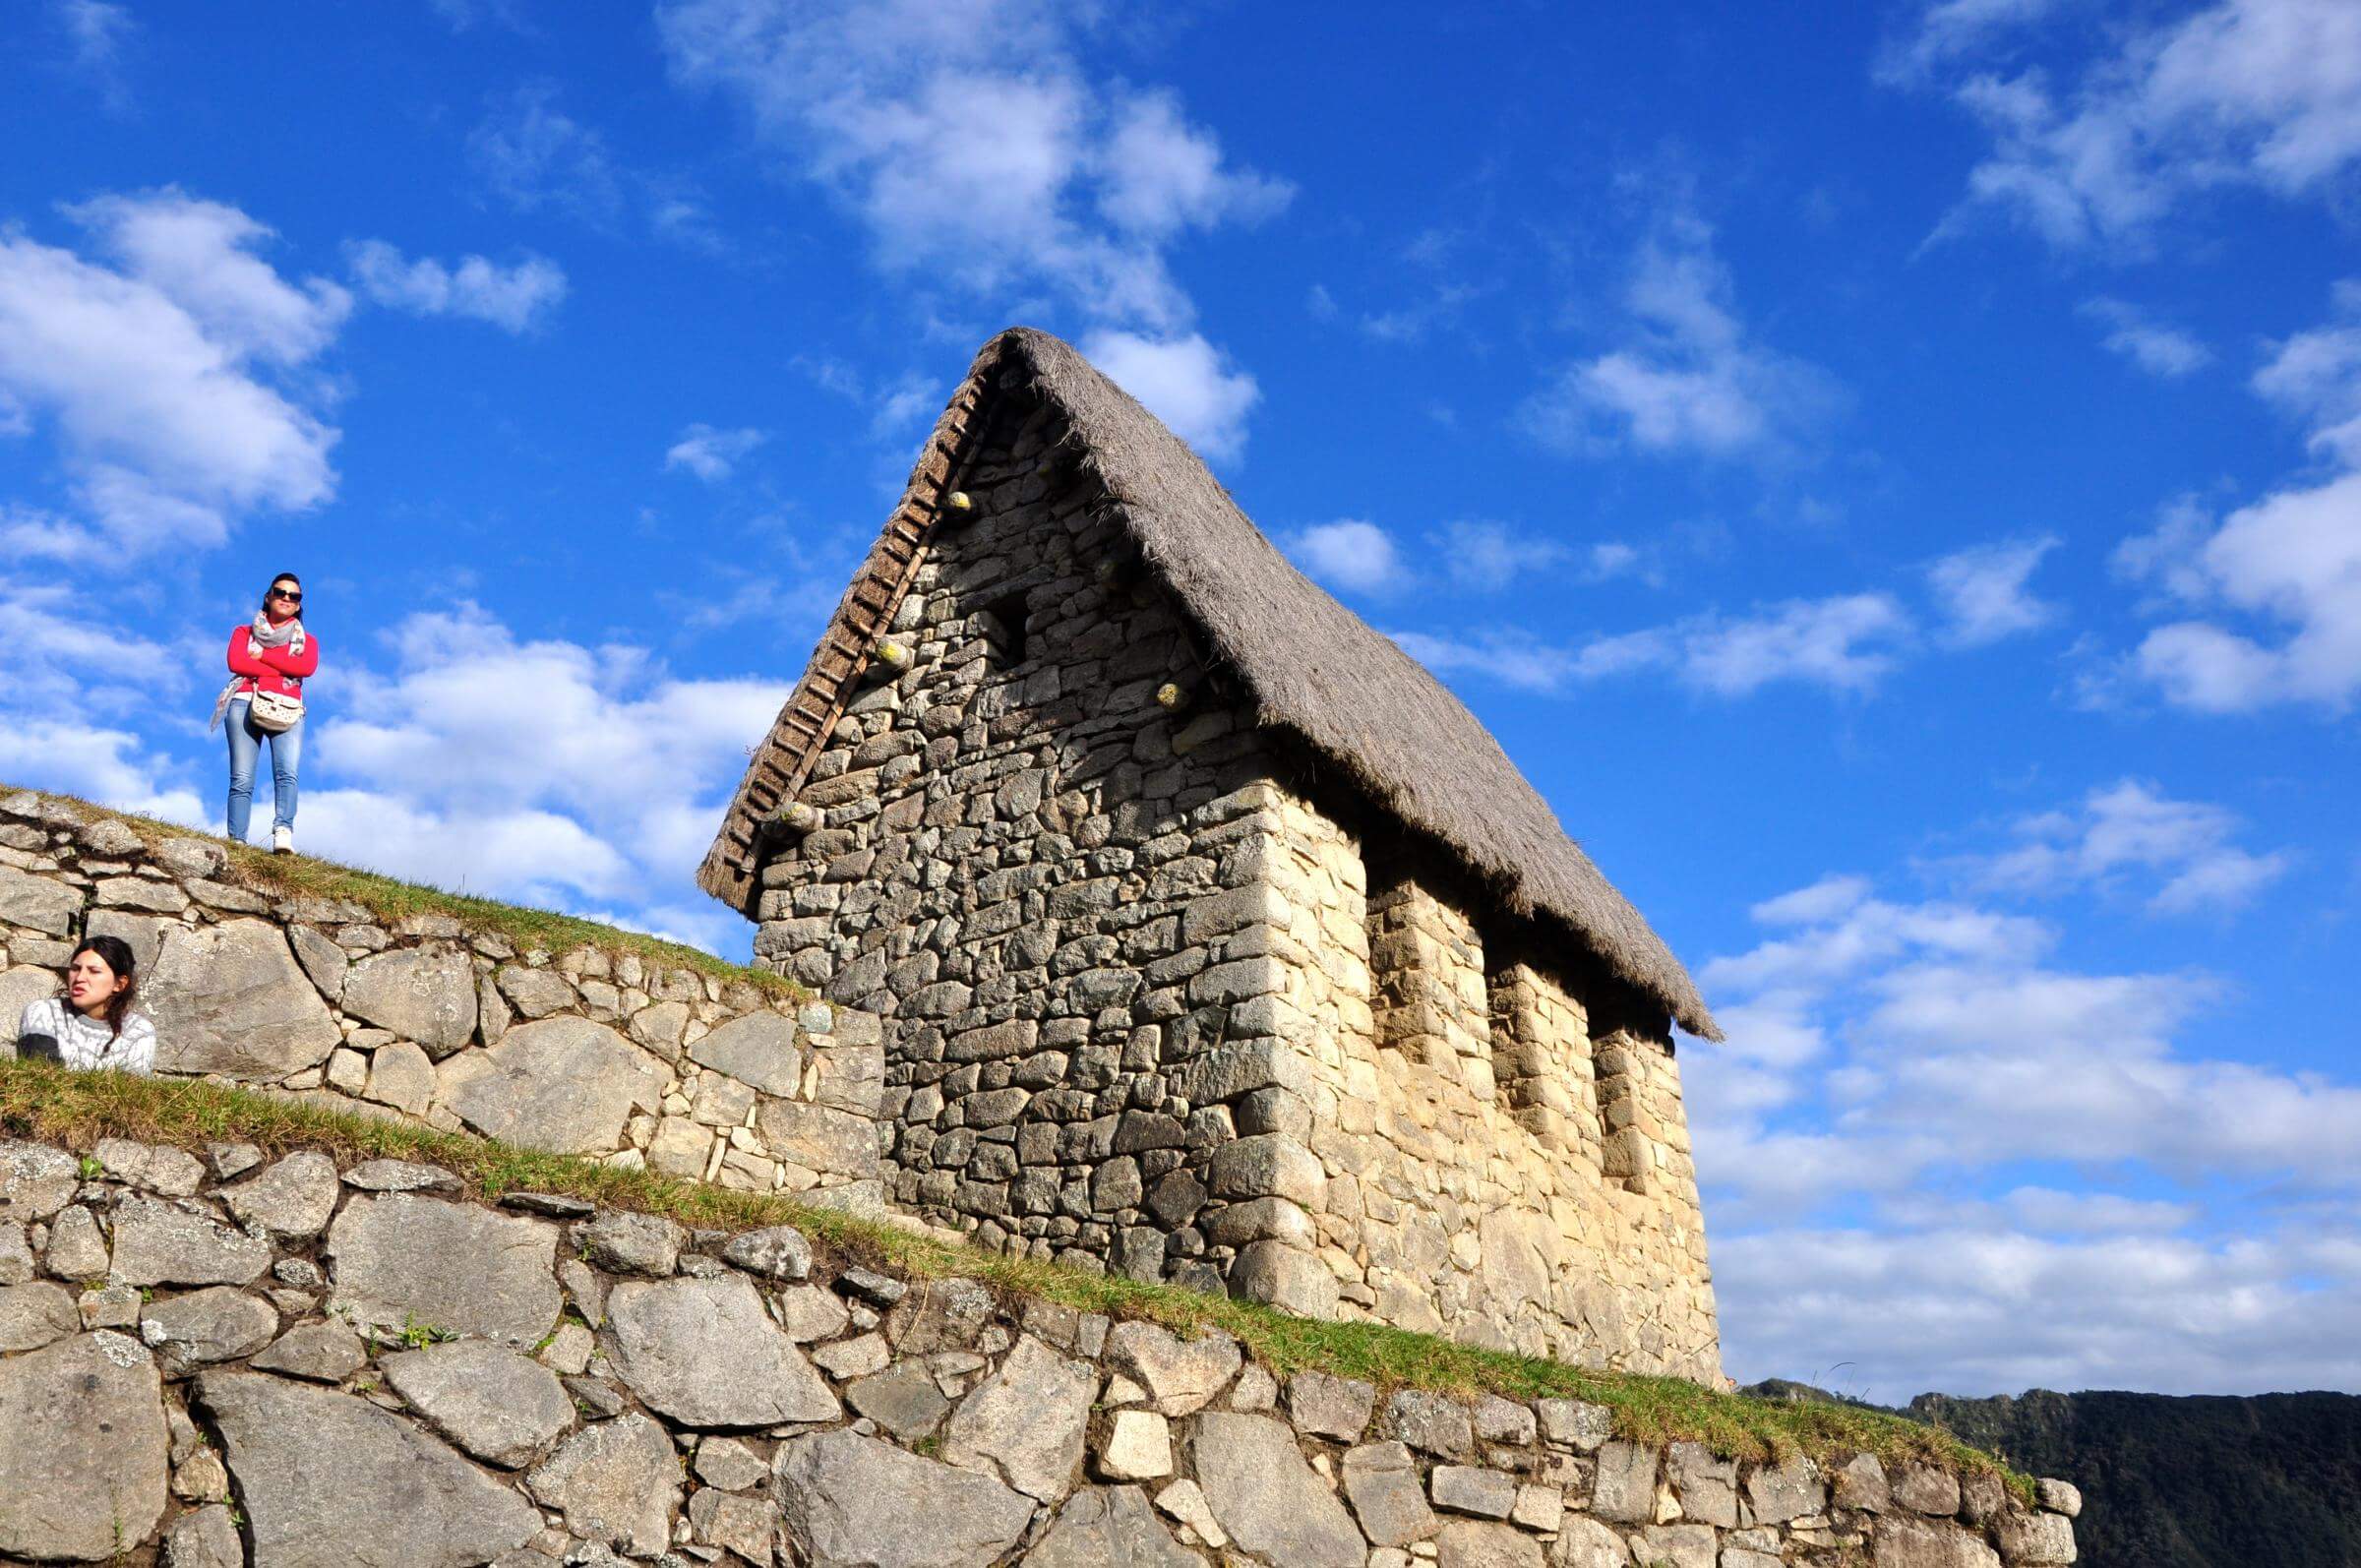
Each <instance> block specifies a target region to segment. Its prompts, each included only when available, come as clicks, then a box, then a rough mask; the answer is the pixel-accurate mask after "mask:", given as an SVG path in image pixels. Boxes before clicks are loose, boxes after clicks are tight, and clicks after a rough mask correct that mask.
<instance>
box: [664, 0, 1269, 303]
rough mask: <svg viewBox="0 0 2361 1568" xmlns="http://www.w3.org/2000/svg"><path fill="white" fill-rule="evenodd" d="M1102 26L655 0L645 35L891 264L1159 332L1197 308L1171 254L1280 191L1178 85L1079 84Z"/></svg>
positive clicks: (1031, 11) (965, 14)
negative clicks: (1227, 150) (1093, 34)
mask: <svg viewBox="0 0 2361 1568" xmlns="http://www.w3.org/2000/svg"><path fill="white" fill-rule="evenodd" d="M1097 19H1098V12H1097V9H1096V7H1094V6H1092V5H1089V4H1087V3H1083V0H992V3H988V4H985V5H981V6H974V7H969V8H965V9H956V10H945V9H943V8H941V7H939V6H935V5H931V4H926V3H924V0H822V3H817V4H790V3H787V0H666V3H664V4H662V5H661V6H659V8H658V10H657V14H656V25H657V30H658V32H659V34H660V35H661V37H662V39H663V44H664V48H665V53H666V56H667V59H668V61H669V63H670V65H671V68H672V73H673V76H674V77H675V79H676V80H678V81H679V82H681V83H682V84H684V85H686V86H691V87H696V88H706V89H714V90H721V91H723V92H724V93H726V94H727V95H729V96H731V97H733V98H734V99H736V100H737V101H738V102H740V103H741V104H742V105H743V106H744V107H745V108H746V110H747V111H748V112H749V113H750V115H751V116H752V118H753V119H754V121H755V123H756V125H757V129H758V130H759V131H760V133H761V134H762V135H763V136H764V137H765V139H766V140H768V141H769V142H771V143H772V144H773V145H775V146H777V147H779V148H780V149H781V150H782V151H784V152H785V153H786V154H787V155H788V156H789V157H790V158H791V159H792V160H793V163H794V166H795V167H796V169H797V171H798V172H800V173H801V174H803V175H804V176H806V177H807V178H810V179H812V180H815V181H817V182H818V183H819V184H821V185H822V186H824V187H826V188H827V189H829V190H831V191H832V192H834V193H835V194H836V196H837V197H838V199H839V200H841V201H842V202H844V203H845V205H846V206H848V207H849V208H850V209H852V211H854V212H856V213H857V214H858V215H859V216H860V218H861V220H862V221H863V223H864V224H865V225H866V226H867V227H868V229H869V232H870V235H871V238H872V241H873V243H874V246H875V249H876V252H877V256H878V261H879V262H880V264H881V265H883V266H884V267H885V268H886V269H887V270H888V271H894V272H899V273H912V274H923V275H924V276H925V277H926V278H927V279H928V280H929V282H930V284H936V285H940V284H948V285H950V286H952V287H955V288H957V289H960V290H963V291H965V292H968V293H970V294H973V295H976V296H978V297H981V298H984V299H987V300H992V301H998V302H1007V301H1012V300H1014V301H1021V300H1023V299H1024V298H1025V296H1026V294H1027V292H1028V291H1030V290H1034V289H1038V288H1041V287H1044V286H1046V287H1049V288H1051V289H1053V290H1055V291H1056V292H1058V293H1059V294H1061V295H1063V296H1064V297H1066V298H1068V299H1070V300H1072V301H1073V302H1074V303H1075V304H1076V305H1077V306H1079V307H1080V308H1081V309H1082V310H1083V311H1084V313H1085V314H1086V315H1088V316H1090V317H1091V318H1093V319H1096V320H1099V321H1102V322H1106V323H1108V324H1111V325H1118V326H1122V327H1125V328H1128V329H1132V330H1135V331H1144V332H1154V333H1156V334H1158V335H1160V336H1163V337H1167V338H1169V337H1171V336H1173V335H1174V334H1176V333H1178V332H1180V331H1181V329H1183V328H1185V327H1186V326H1187V324H1188V321H1189V318H1190V316H1191V314H1192V311H1191V309H1190V306H1189V303H1188V300H1187V298H1186V297H1185V295H1184V294H1183V293H1182V292H1181V288H1180V286H1179V285H1178V284H1177V283H1176V282H1175V281H1174V279H1173V277H1172V275H1171V271H1170V270H1169V268H1168V266H1167V263H1166V260H1165V250H1166V247H1167V246H1168V245H1169V244H1170V243H1171V242H1172V241H1173V240H1174V239H1175V238H1176V237H1177V236H1178V235H1179V234H1180V233H1181V232H1182V231H1184V230H1186V229H1190V228H1205V227H1211V226H1214V225H1217V224H1222V223H1230V222H1251V221H1254V220H1256V219H1259V218H1261V217H1263V216H1266V215H1268V214H1269V213H1271V212H1273V211H1277V210H1278V209H1279V208H1280V207H1281V206H1283V205H1284V204H1285V202H1286V201H1287V199H1288V196H1289V195H1290V188H1289V187H1288V186H1287V185H1286V184H1285V183H1284V182H1283V181H1279V180H1275V179H1271V178H1268V177H1266V176H1263V175H1259V174H1256V173H1254V172H1252V171H1250V170H1241V169H1238V168H1235V167H1233V166H1230V165H1228V164H1227V163H1226V161H1225V159H1224V157H1223V155H1222V151H1221V149H1220V146H1219V144H1218V142H1217V141H1216V140H1215V138H1214V136H1213V134H1212V133H1211V132H1209V131H1207V130H1205V129H1204V128H1202V127H1199V126H1195V125H1192V124H1190V123H1189V122H1188V121H1187V119H1186V118H1185V117H1184V115H1183V113H1182V111H1181V106H1180V103H1179V100H1178V99H1176V98H1175V97H1174V96H1173V95H1172V94H1171V93H1169V92H1166V91H1162V90H1154V89H1139V88H1134V87H1130V86H1127V85H1123V84H1120V83H1109V84H1100V83H1097V82H1094V81H1093V80H1091V79H1090V78H1089V77H1088V76H1086V74H1085V72H1084V71H1083V69H1082V66H1081V64H1080V63H1079V61H1078V59H1077V48H1078V45H1079V43H1080V41H1081V39H1082V37H1083V36H1084V34H1085V33H1086V32H1087V31H1088V30H1090V29H1091V27H1092V26H1093V24H1094V23H1095V22H1096V21H1097Z"/></svg>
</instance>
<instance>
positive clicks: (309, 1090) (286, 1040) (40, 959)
mask: <svg viewBox="0 0 2361 1568" xmlns="http://www.w3.org/2000/svg"><path fill="white" fill-rule="evenodd" d="M82 935H116V936H120V937H122V938H123V939H124V940H126V941H128V942H129V943H130V944H131V946H132V949H133V951H134V953H135V954H136V955H137V957H138V960H139V969H140V973H141V976H142V980H141V988H140V994H141V999H142V1004H143V1006H144V1007H145V1008H146V1010H147V1011H148V1012H149V1014H150V1015H151V1017H152V1018H153V1019H154V1021H155V1025H156V1033H157V1061H156V1065H157V1070H158V1072H159V1073H161V1074H164V1075H170V1076H183V1077H205V1078H213V1079H217V1080H224V1081H230V1082H236V1083H241V1084H246V1085H250V1086H254V1087H258V1088H267V1089H270V1090H272V1091H273V1092H276V1093H280V1094H286V1095H291V1096H295V1097H297V1098H300V1099H305V1100H313V1101H318V1102H320V1103H323V1104H330V1105H335V1106H338V1107H341V1108H344V1109H348V1110H358V1111H366V1112H370V1113H373V1114H380V1115H385V1116H398V1117H401V1118H403V1119H407V1120H413V1121H418V1122H423V1123H425V1124H427V1125H430V1126H434V1127H438V1128H442V1129H444V1130H446V1131H462V1130H463V1131H468V1132H474V1133H479V1134H482V1135H483V1136H486V1137H493V1138H499V1139H502V1140H504V1141H507V1142H511V1143H517V1144H523V1145H526V1146H528V1147H532V1148H539V1149H549V1150H554V1151H557V1152H559V1153H565V1154H582V1155H590V1156H595V1157H599V1158H603V1159H606V1160H609V1161H611V1162H613V1163H616V1164H620V1165H640V1164H645V1165H648V1166H651V1167H653V1168H655V1169H657V1170H659V1171H662V1172H664V1173H666V1174H668V1175H673V1176H687V1177H691V1178H696V1179H702V1180H708V1181H714V1182H718V1183H720V1184H721V1185H724V1186H729V1187H737V1188H743V1189H746V1190H750V1191H763V1192H770V1191H780V1192H793V1193H797V1194H800V1195H802V1196H803V1197H804V1198H806V1199H807V1200H809V1201H817V1202H822V1203H825V1204H829V1205H832V1206H837V1207H843V1208H848V1209H856V1210H862V1211H870V1212H874V1211H877V1210H878V1209H879V1208H881V1206H882V1202H883V1185H882V1182H881V1181H880V1179H879V1166H878V1119H877V1118H878V1099H879V1095H880V1094H881V1092H882V1089H883V1068H884V1053H883V1050H882V1048H881V1046H880V1044H879V1037H878V1027H877V1019H876V1018H874V1017H873V1016H870V1015H868V1014H865V1013H859V1012H855V1011H852V1010H850V1009H846V1008H839V1007H833V1006H830V1005H827V1004H825V1003H817V1002H805V1003H798V1002H797V1001H796V1000H795V999H794V998H792V997H790V996H787V995H781V994H780V993H779V992H777V991H776V990H774V989H771V988H767V987H758V986H757V985H755V984H754V983H753V982H752V981H750V980H745V979H740V980H736V981H728V980H724V979H723V978H721V977H719V976H716V975H714V974H711V973H707V972H704V971H700V970H698V969H695V968H691V967H689V966H687V965H665V964H663V963H660V962H658V961H655V960H652V959H649V958H646V957H643V956H642V955H640V954H637V953H632V952H623V953H609V952H607V951H605V950H603V949H600V948H597V947H591V946H585V947H580V948H576V949H574V950H572V951H568V952H562V953H548V952H542V951H539V950H523V951H520V950H519V949H518V948H517V946H516V944H515V942H513V941H511V940H509V939H508V938H507V937H505V936H502V935H497V934H488V933H480V932H479V933H473V934H471V933H469V932H467V931H466V930H464V929H463V928H462V927H461V926H460V925H459V923H458V922H456V921H455V920H453V919H450V918H449V917H446V916H441V915H422V916H413V917H410V918H408V919H405V920H402V921H398V922H394V923H391V924H389V923H385V922H382V921H380V920H379V919H378V918H376V917H375V916H373V915H372V913H371V912H370V911H369V910H368V909H366V908H363V907H361V906H360V905H357V904H351V903H344V902H339V901H335V900H329V899H316V898H298V899H291V900H290V899H284V898H281V897H278V896H276V895H274V894H272V893H270V892H267V891H265V890H261V889H258V888H256V887H253V886H250V885H247V884H245V883H243V882H241V881H239V880H238V879H237V878H236V877H235V876H234V875H233V874H231V873H230V871H229V869H228V856H227V853H226V852H225V851H224V850H223V849H222V847H221V846H220V845H219V844H217V843H213V842H212V841H209V840H206V839H201V838H166V839H162V840H160V841H159V842H157V843H155V844H153V845H152V846H151V844H150V843H149V842H148V841H147V840H146V839H145V838H143V837H142V836H141V835H140V834H139V833H137V832H134V831H133V830H132V829H131V828H129V827H128V826H126V825H125V824H123V823H122V822H120V821H117V820H115V819H113V818H110V817H104V816H99V815H96V814H90V813H86V812H82V811H79V810H77V809H76V808H74V807H71V806H68V805H66V804H64V803H62V802H57V801H53V800H49V799H47V798H44V797H41V796H36V795H30V794H16V795H10V796H6V797H0V1054H9V1055H13V1054H14V1051H15V1040H16V1025H17V1019H18V1016H19V1015H20V1013H21V1012H22V1011H23V1009H24V1007H25V1005H26V1003H28V1002H30V1001H32V1000H34V999H36V998H38V997H41V996H46V995H53V994H54V993H55V991H56V990H57V987H58V984H59V977H60V975H61V973H62V971H63V969H64V967H65V963H66V959H67V956H68V955H69V953H70V952H71V950H72V947H73V944H74V942H75V940H76V939H77V938H78V937H80V936H82Z"/></svg>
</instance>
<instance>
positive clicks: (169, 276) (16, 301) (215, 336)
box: [0, 190, 351, 550]
mask: <svg viewBox="0 0 2361 1568" xmlns="http://www.w3.org/2000/svg"><path fill="white" fill-rule="evenodd" d="M67 211H68V215H69V216H71V217H73V218H74V219H75V220H76V221H77V222H79V223H80V224H82V225H83V226H84V227H85V228H86V229H88V230H89V231H90V233H91V241H92V248H93V250H94V251H95V252H96V253H98V254H99V255H102V256H107V257H111V258H113V260H114V263H115V265H114V266H112V267H108V266H104V265H100V264H99V263H98V262H95V261H92V260H90V259H88V258H85V257H83V256H79V255H76V254H75V253H73V252H71V251H67V250H63V249H59V248H57V247H54V246H49V245H43V244H41V243H39V242H37V241H35V240H32V239H30V238H28V237H26V236H24V235H22V234H17V233H8V232H5V231H0V401H5V402H6V403H7V404H8V405H9V406H10V407H12V408H13V409H15V410H16V411H17V412H16V415H15V419H16V421H17V422H20V423H23V424H27V425H30V426H32V427H34V428H36V429H39V428H44V427H45V428H47V429H48V430H49V431H50V433H51V435H52V438H53V440H54V442H55V444H56V447H57V451H58V455H59V465H60V467H61V468H62V470H63V471H64V472H65V474H66V476H67V478H68V480H69V482H70V484H71V486H72V488H73V491H74V494H75V497H76V500H77V501H78V503H79V505H80V506H81V508H82V509H83V510H84V511H85V512H86V513H90V514H91V517H92V518H93V520H94V521H95V522H96V523H97V524H98V525H99V526H100V527H101V528H103V529H104V530H105V531H106V532H107V533H108V534H110V535H111V536H112V537H113V538H114V539H116V540H117V541H118V542H120V543H121V544H122V545H123V546H125V547H127V548H130V549H134V550H150V549H154V548H157V547H159V546H162V545H164V544H167V543H170V544H176V545H189V544H194V545H201V546H202V545H211V544H217V543H219V542H220V541H221V540H222V539H223V538H225V537H226V536H227V533H228V528H229V524H230V520H231V519H232V517H234V516H235V515H236V514H237V513H241V512H244V511H247V510H251V509H255V508H272V509H277V510H282V511H293V510H300V509H303V508H306V507H310V506H313V505H315V504H317V503H319V502H321V501H324V500H326V499H327V498H328V497H329V496H330V494H331V493H332V492H333V489H334V485H335V475H334V472H333V470H332V469H331V467H330V466H329V449H330V448H331V447H332V446H333V444H334V442H335V439H336V433H335V432H334V431H333V429H331V428H329V427H328V426H327V425H326V424H325V423H324V422H323V421H322V420H321V418H320V417H319V416H318V414H317V413H315V412H313V411H312V409H311V408H309V407H307V406H305V405H306V403H307V402H312V401H317V399H318V395H319V394H318V392H317V390H316V388H313V387H309V386H295V385H285V384H280V383H278V382H276V381H274V380H273V378H274V377H283V376H284V375H285V373H287V372H290V371H293V370H296V369H298V368H300V367H302V366H304V365H305V364H307V363H308V362H309V361H310V360H311V359H313V358H314V357H315V356H317V355H318V354H319V353H320V352H321V351H322V350H323V349H325V348H326V346H327V345H328V344H329V343H330V342H331V341H332V340H333V337H334V335H335V332H336V330H337V329H338V327H339V326H340V325H341V323H342V322H343V320H344V317H345V315H346V313H347V312H348V311H349V309H350V307H351V300H350V298H349V296H347V295H346V294H345V293H344V291H343V290H342V289H341V288H338V287H337V286H336V285H334V284H333V283H330V282H327V281H325V280H323V279H319V278H312V279H308V280H306V281H304V282H303V283H301V284H295V283H290V282H289V281H287V280H286V279H285V278H283V277H282V276H280V275H279V274H278V273H277V272H276V271H273V270H272V268H271V267H270V266H269V264H267V263H265V262H264V261H262V260H261V259H260V258H259V257H258V256H257V255H256V254H255V252H256V251H257V250H258V249H259V248H260V247H261V246H262V245H263V244H264V243H265V242H266V241H267V240H268V239H269V238H270V230H268V229H267V228H265V227H263V226H262V225H261V224H259V223H257V222H255V221H254V220H253V219H252V218H249V217H248V216H247V215H246V214H245V213H243V212H241V211H238V210H237V209H235V208H230V207H224V206H221V205H219V204H217V203H212V202H205V201H201V200H198V199H196V198H193V197H190V196H186V195H184V194H182V193H181V192H179V191H176V190H161V191H152V192H148V193H144V194H142V195H138V196H109V197H101V198H98V199H96V200H93V201H91V202H86V203H83V204H82V205H80V206H78V207H74V208H71V209H68V210H67Z"/></svg>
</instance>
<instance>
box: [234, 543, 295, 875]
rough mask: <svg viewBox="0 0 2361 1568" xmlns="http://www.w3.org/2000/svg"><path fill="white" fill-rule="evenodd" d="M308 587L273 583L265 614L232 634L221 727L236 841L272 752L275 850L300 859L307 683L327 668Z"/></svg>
mask: <svg viewBox="0 0 2361 1568" xmlns="http://www.w3.org/2000/svg"><path fill="white" fill-rule="evenodd" d="M302 610H303V583H302V581H301V580H300V579H298V578H297V577H296V575H295V573H292V572H282V573H279V574H278V575H277V576H275V577H272V579H271V591H270V592H269V593H266V594H265V595H264V596H263V608H262V610H261V611H260V612H259V613H258V614H257V615H256V616H255V618H254V619H253V620H252V621H251V622H249V623H247V624H246V625H245V626H242V627H240V628H238V629H237V630H236V631H235V632H232V633H230V634H229V673H230V682H229V685H228V686H226V687H224V688H222V691H221V697H220V700H219V701H217V702H215V703H214V704H213V722H214V723H215V724H222V725H224V727H225V728H226V729H227V730H228V732H229V836H230V837H231V838H232V839H235V840H236V841H237V842H238V843H241V844H243V843H245V842H246V821H247V817H248V814H250V813H251V812H252V810H253V808H254V768H255V764H256V762H258V761H260V760H261V757H262V749H263V743H264V742H266V741H268V742H269V743H270V745H271V784H272V793H273V796H274V801H273V806H274V810H273V813H272V821H271V848H272V851H273V852H275V853H277V854H280V855H292V854H294V853H295V768H296V765H297V764H298V763H299V762H301V761H302V760H303V683H304V681H305V679H306V678H307V677H309V676H310V675H311V674H312V673H313V672H314V671H316V670H318V669H319V668H320V644H319V643H318V642H317V641H315V640H314V639H313V638H312V636H311V634H310V633H307V632H305V631H304V629H303V617H302Z"/></svg>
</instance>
